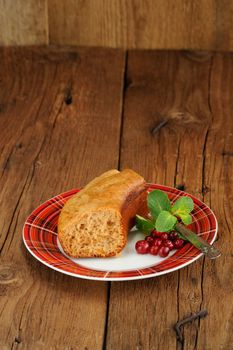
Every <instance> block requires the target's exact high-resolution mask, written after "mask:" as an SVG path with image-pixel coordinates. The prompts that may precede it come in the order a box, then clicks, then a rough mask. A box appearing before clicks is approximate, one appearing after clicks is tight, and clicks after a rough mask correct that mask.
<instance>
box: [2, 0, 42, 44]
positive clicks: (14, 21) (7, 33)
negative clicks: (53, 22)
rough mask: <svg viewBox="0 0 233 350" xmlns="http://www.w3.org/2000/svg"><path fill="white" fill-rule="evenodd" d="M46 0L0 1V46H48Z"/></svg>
mask: <svg viewBox="0 0 233 350" xmlns="http://www.w3.org/2000/svg"><path fill="white" fill-rule="evenodd" d="M47 15H48V12H47V0H24V1H23V2H22V1H21V0H0V45H40V44H48V17H47Z"/></svg>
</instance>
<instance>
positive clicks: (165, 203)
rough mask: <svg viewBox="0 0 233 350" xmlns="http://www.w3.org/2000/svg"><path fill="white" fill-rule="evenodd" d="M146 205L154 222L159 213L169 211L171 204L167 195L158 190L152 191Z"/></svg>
mask: <svg viewBox="0 0 233 350" xmlns="http://www.w3.org/2000/svg"><path fill="white" fill-rule="evenodd" d="M147 204H148V208H149V209H150V212H151V215H152V217H153V219H154V220H155V219H157V217H158V216H159V214H160V213H161V211H163V210H166V211H170V210H171V203H170V200H169V198H168V196H167V194H166V193H164V192H163V191H160V190H154V191H151V192H150V193H149V194H148V197H147Z"/></svg>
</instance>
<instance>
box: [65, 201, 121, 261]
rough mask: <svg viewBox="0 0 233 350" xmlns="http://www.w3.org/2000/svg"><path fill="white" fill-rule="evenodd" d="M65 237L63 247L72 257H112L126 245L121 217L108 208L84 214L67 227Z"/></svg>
mask: <svg viewBox="0 0 233 350" xmlns="http://www.w3.org/2000/svg"><path fill="white" fill-rule="evenodd" d="M64 237H65V238H64V239H63V246H64V247H65V248H66V251H69V253H70V255H71V256H79V257H88V256H92V257H98V256H112V255H115V254H116V253H117V252H120V251H121V249H122V246H123V245H125V237H124V234H123V232H122V226H121V216H120V215H119V213H117V211H116V210H112V209H108V208H106V209H104V208H101V209H99V210H96V211H94V212H90V213H86V214H84V215H83V216H82V217H81V218H80V220H79V222H78V223H76V224H74V225H72V226H71V227H67V229H66V232H65V234H64Z"/></svg>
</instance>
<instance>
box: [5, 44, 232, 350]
mask: <svg viewBox="0 0 233 350" xmlns="http://www.w3.org/2000/svg"><path fill="white" fill-rule="evenodd" d="M232 92H233V54H230V53H226V54H224V53H216V54H214V53H211V52H210V53H200V52H188V51H183V52H182V51H180V52H172V51H169V52H167V51H160V52H159V51H128V52H125V51H121V50H112V49H97V50H95V49H91V48H87V49H85V48H82V49H81V48H80V49H79V48H77V49H74V48H71V49H69V48H67V49H66V48H27V49H25V48H18V49H15V48H2V49H0V130H1V138H0V149H1V175H0V176H1V177H0V213H1V214H0V217H1V220H0V224H1V231H0V234H1V236H0V247H1V265H0V296H1V298H0V315H1V316H0V317H1V318H0V347H1V349H7V350H8V349H30V350H31V349H83V350H84V349H85V350H91V349H93V350H99V349H105V348H107V349H109V350H115V349H124V350H131V349H132V350H136V349H138V350H139V349H140V350H141V349H143V350H144V349H148V350H156V349H159V350H160V349H162V350H167V349H169V350H170V349H177V350H181V349H183V350H189V349H199V350H215V349H216V350H219V349H221V350H230V349H232V348H233V333H232V330H233V321H232V320H233V305H232V293H233V282H232V267H233V264H232V257H233V248H232V224H233V222H232V211H233V204H232V203H233V201H232V200H233V121H232V118H233V98H232V97H233V96H232ZM162 118H167V119H168V123H167V124H166V125H165V126H164V127H163V128H162V129H161V130H160V131H159V132H158V133H156V134H155V135H152V133H151V129H152V128H153V127H154V126H155V125H157V124H158V123H159V121H160V120H161V119H162ZM125 167H130V168H132V169H134V170H135V171H137V172H139V173H140V174H142V175H143V176H144V177H145V178H146V179H147V181H148V182H157V183H162V184H166V185H169V186H177V185H182V186H184V188H185V190H186V191H188V192H190V193H192V194H194V195H195V196H197V197H198V198H200V199H203V200H204V201H205V202H206V203H207V204H208V205H210V206H211V208H212V209H213V210H214V212H215V213H216V216H217V218H218V221H219V236H218V242H217V246H218V248H219V249H220V250H221V251H222V257H221V258H219V259H218V260H216V261H210V260H207V259H204V258H201V259H199V260H198V261H196V262H194V263H193V264H192V265H190V266H188V267H186V268H184V269H182V270H180V271H176V272H174V273H170V274H168V275H165V276H161V277H158V278H154V279H153V278H152V279H148V280H141V281H131V282H114V283H107V282H106V283H105V282H94V281H86V280H81V279H76V278H72V277H69V276H66V275H63V274H60V273H58V272H55V271H52V270H50V269H49V268H47V267H45V266H44V265H42V264H40V263H39V262H37V261H36V260H35V259H34V258H33V257H31V256H30V255H29V253H27V251H26V249H25V247H24V246H23V243H22V227H23V223H24V221H25V219H26V217H27V215H28V214H29V213H30V212H31V211H32V210H33V209H34V208H35V207H36V206H38V205H39V204H40V203H41V202H42V201H45V200H46V199H47V198H49V197H51V196H54V195H56V194H58V193H60V192H62V191H66V190H69V189H71V188H74V187H79V186H82V185H84V184H85V183H87V182H88V181H89V180H90V179H92V178H93V177H95V176H97V175H99V174H100V173H101V172H103V171H105V170H107V169H110V168H119V169H123V168H125ZM200 309H207V310H208V312H209V315H208V316H207V318H205V319H204V320H201V321H195V322H194V323H193V324H189V325H187V326H185V328H184V343H183V344H182V345H181V344H179V343H177V341H176V336H175V333H174V331H173V329H172V327H173V325H174V323H176V322H177V320H178V319H181V318H183V317H185V316H187V315H189V314H190V313H192V312H196V311H199V310H200Z"/></svg>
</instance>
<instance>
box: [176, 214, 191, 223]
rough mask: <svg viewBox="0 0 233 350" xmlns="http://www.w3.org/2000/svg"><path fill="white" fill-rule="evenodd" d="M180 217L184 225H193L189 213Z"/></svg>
mask: <svg viewBox="0 0 233 350" xmlns="http://www.w3.org/2000/svg"><path fill="white" fill-rule="evenodd" d="M179 216H180V218H181V220H182V222H183V224H185V225H189V224H191V222H192V216H191V215H190V214H188V213H187V214H180V215H179Z"/></svg>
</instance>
